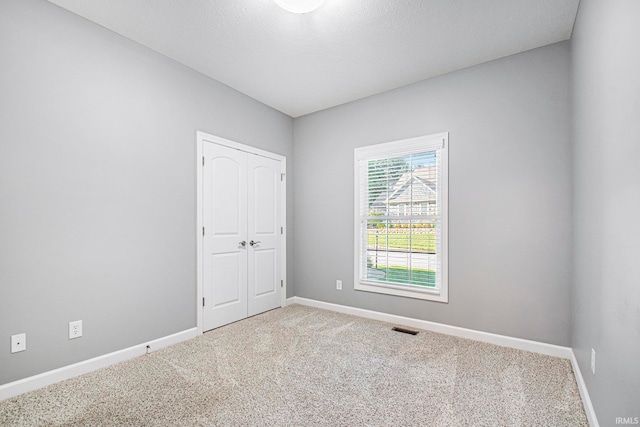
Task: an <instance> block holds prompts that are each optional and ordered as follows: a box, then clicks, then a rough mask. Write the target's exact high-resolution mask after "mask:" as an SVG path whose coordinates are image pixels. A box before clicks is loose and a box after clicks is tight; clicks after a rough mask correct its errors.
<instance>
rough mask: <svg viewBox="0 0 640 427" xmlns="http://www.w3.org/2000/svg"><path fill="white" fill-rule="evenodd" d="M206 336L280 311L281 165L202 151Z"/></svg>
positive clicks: (216, 148) (208, 148) (211, 147)
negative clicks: (264, 314)
mask: <svg viewBox="0 0 640 427" xmlns="http://www.w3.org/2000/svg"><path fill="white" fill-rule="evenodd" d="M203 155H204V167H203V175H202V177H203V178H202V179H203V185H202V189H203V193H204V194H203V202H204V203H203V224H204V229H203V257H204V259H203V260H202V266H203V276H202V277H203V295H204V300H203V330H205V331H207V330H210V329H213V328H217V327H219V326H223V325H226V324H228V323H231V322H235V321H237V320H241V319H244V318H246V317H249V316H253V315H255V314H259V313H262V312H264V311H268V310H271V309H274V308H277V307H280V304H281V299H280V292H281V271H280V270H281V259H280V257H281V248H280V245H281V243H280V242H281V239H280V237H281V233H282V230H281V228H280V227H281V212H280V210H281V205H280V198H281V197H282V195H281V182H280V181H281V174H280V170H281V169H280V161H278V160H274V159H272V158H268V157H263V156H259V155H256V154H252V153H247V152H244V151H240V150H236V149H233V148H229V147H226V146H223V145H218V144H214V143H205V144H204V146H203Z"/></svg>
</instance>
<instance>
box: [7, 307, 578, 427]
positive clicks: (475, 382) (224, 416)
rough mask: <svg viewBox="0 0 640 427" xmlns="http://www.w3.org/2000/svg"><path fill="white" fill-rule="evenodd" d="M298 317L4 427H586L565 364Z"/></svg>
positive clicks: (71, 394)
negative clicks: (36, 426) (42, 426)
mask: <svg viewBox="0 0 640 427" xmlns="http://www.w3.org/2000/svg"><path fill="white" fill-rule="evenodd" d="M391 327H392V325H390V324H387V323H382V322H376V321H372V320H367V319H362V318H358V317H353V316H347V315H343V314H338V313H333V312H329V311H324V310H318V309H314V308H309V307H303V306H299V305H293V306H289V307H286V308H282V309H278V310H274V311H271V312H268V313H264V314H262V315H259V316H255V317H252V318H250V319H247V320H243V321H240V322H237V323H234V324H231V325H228V326H225V327H222V328H219V329H216V330H214V331H211V332H208V333H206V334H204V335H203V336H202V337H199V338H196V339H194V340H191V341H187V342H184V343H181V344H178V345H175V346H173V347H169V348H166V349H164V350H160V351H157V352H155V353H152V354H150V355H147V356H143V357H139V358H137V359H133V360H130V361H128V362H124V363H121V364H118V365H114V366H112V367H109V368H106V369H103V370H100V371H96V372H93V373H90V374H87V375H84V376H81V377H78V378H74V379H71V380H68V381H65V382H62V383H59V384H55V385H52V386H49V387H46V388H44V389H41V390H37V391H35V392H31V393H27V394H24V395H22V396H18V397H16V398H13V399H9V400H6V401H4V402H0V425H2V426H34V425H44V426H57V425H64V426H68V425H69V426H455V427H459V426H545V427H546V426H553V427H559V426H588V423H587V419H586V416H585V413H584V410H583V407H582V404H581V401H580V396H579V393H578V389H577V386H576V382H575V379H574V377H573V372H572V370H571V365H570V363H569V362H568V361H567V360H564V359H558V358H554V357H549V356H543V355H539V354H535V353H529V352H525V351H520V350H513V349H509V348H504V347H497V346H494V345H490V344H484V343H480V342H476V341H471V340H465V339H461V338H456V337H451V336H447V335H441V334H436V333H432V332H427V331H420V333H419V334H418V335H416V336H412V335H406V334H403V333H399V332H393V331H391Z"/></svg>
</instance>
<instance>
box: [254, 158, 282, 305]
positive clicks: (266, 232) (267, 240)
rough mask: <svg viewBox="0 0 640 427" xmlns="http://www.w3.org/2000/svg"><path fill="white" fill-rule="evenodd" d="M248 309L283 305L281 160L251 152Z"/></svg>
mask: <svg viewBox="0 0 640 427" xmlns="http://www.w3.org/2000/svg"><path fill="white" fill-rule="evenodd" d="M248 175H249V179H248V187H249V188H248V191H249V200H248V210H249V238H250V239H251V240H252V241H255V242H259V243H256V244H254V245H250V246H249V249H248V254H247V255H248V272H249V277H248V285H249V286H248V289H249V294H248V313H249V316H253V315H255V314H258V313H262V312H264V311H267V310H272V309H274V308H277V307H280V290H281V287H280V286H281V285H280V278H281V272H280V256H281V255H280V227H281V224H280V197H281V194H280V192H281V191H280V189H281V185H280V162H279V161H277V160H273V159H269V158H266V157H261V156H257V155H252V154H249V156H248Z"/></svg>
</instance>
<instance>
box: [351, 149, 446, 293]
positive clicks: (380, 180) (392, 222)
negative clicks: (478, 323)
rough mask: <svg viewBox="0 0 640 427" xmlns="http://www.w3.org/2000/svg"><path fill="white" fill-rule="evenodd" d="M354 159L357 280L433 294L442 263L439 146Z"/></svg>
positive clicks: (398, 150)
mask: <svg viewBox="0 0 640 427" xmlns="http://www.w3.org/2000/svg"><path fill="white" fill-rule="evenodd" d="M412 145H413V146H408V147H407V146H400V147H398V148H397V149H396V150H393V148H392V147H388V148H387V149H386V150H383V152H377V153H369V154H368V155H367V153H362V155H361V157H360V158H359V159H358V174H359V176H358V182H359V198H358V203H357V204H358V207H359V212H358V215H359V227H360V230H359V233H358V234H359V238H360V242H359V246H360V266H359V272H360V274H359V275H360V281H361V282H366V283H370V284H378V285H392V286H400V287H411V288H416V287H418V288H423V289H425V290H434V291H435V290H438V289H439V287H440V283H441V277H440V274H441V268H440V266H441V265H442V262H441V261H442V260H441V254H442V227H441V224H442V204H441V201H442V197H441V185H440V183H441V182H442V156H441V150H440V149H441V148H442V143H441V144H440V145H439V146H438V145H437V144H430V145H431V146H425V144H417V145H416V144H412Z"/></svg>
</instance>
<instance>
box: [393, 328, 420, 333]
mask: <svg viewBox="0 0 640 427" xmlns="http://www.w3.org/2000/svg"><path fill="white" fill-rule="evenodd" d="M391 330H392V331H396V332H402V333H403V334H409V335H418V331H412V330H411V329H404V328H398V327H395V328H391Z"/></svg>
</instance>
